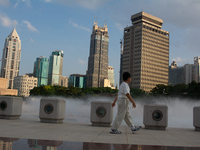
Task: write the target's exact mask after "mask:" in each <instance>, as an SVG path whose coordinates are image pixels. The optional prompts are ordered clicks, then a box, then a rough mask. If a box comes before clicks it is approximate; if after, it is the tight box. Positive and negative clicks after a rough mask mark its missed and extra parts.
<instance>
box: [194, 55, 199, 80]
mask: <svg viewBox="0 0 200 150" xmlns="http://www.w3.org/2000/svg"><path fill="white" fill-rule="evenodd" d="M193 81H195V82H197V83H199V82H200V57H194V67H193Z"/></svg>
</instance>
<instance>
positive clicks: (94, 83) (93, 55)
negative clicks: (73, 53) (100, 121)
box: [87, 22, 109, 87]
mask: <svg viewBox="0 0 200 150" xmlns="http://www.w3.org/2000/svg"><path fill="white" fill-rule="evenodd" d="M108 43H109V35H108V28H107V25H105V24H104V26H103V27H100V26H98V25H97V23H96V22H94V26H93V31H92V34H91V39H90V55H89V58H88V70H87V87H103V86H104V79H108Z"/></svg>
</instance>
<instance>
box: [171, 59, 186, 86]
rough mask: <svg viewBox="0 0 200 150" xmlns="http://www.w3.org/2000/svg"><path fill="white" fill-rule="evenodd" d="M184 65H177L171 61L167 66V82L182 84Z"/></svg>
mask: <svg viewBox="0 0 200 150" xmlns="http://www.w3.org/2000/svg"><path fill="white" fill-rule="evenodd" d="M184 73H185V72H184V66H181V67H178V66H177V63H176V62H175V61H173V62H172V63H171V66H169V84H170V85H176V84H183V83H184Z"/></svg>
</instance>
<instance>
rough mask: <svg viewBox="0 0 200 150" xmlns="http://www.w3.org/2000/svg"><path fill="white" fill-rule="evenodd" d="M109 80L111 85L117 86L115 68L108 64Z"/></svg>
mask: <svg viewBox="0 0 200 150" xmlns="http://www.w3.org/2000/svg"><path fill="white" fill-rule="evenodd" d="M108 80H109V81H110V86H111V87H115V78H114V68H113V67H112V66H108Z"/></svg>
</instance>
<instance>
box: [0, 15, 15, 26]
mask: <svg viewBox="0 0 200 150" xmlns="http://www.w3.org/2000/svg"><path fill="white" fill-rule="evenodd" d="M0 22H1V24H2V26H4V27H9V26H13V27H14V25H15V22H16V23H17V21H15V20H10V18H8V17H7V16H6V14H1V13H0Z"/></svg>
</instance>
